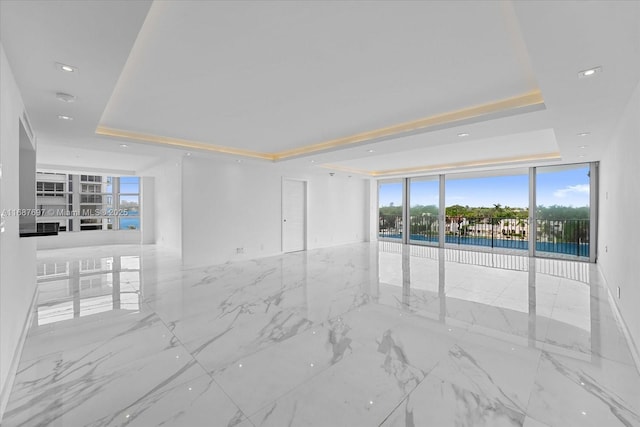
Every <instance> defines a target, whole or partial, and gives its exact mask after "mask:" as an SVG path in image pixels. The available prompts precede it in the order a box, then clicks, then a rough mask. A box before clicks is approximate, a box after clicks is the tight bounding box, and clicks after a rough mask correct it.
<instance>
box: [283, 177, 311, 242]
mask: <svg viewBox="0 0 640 427" xmlns="http://www.w3.org/2000/svg"><path fill="white" fill-rule="evenodd" d="M306 234H307V183H306V182H305V181H297V180H295V179H285V180H284V181H283V184H282V250H283V252H296V251H303V250H305V249H306Z"/></svg>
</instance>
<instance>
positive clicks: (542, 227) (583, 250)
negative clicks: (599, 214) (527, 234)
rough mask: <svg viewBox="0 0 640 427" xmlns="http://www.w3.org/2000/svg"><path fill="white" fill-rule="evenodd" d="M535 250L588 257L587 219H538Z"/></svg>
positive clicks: (588, 224) (588, 226) (588, 222)
mask: <svg viewBox="0 0 640 427" xmlns="http://www.w3.org/2000/svg"><path fill="white" fill-rule="evenodd" d="M537 223H538V224H537V233H536V251H539V252H551V253H557V254H565V255H574V256H578V257H589V249H590V248H589V246H590V245H589V243H590V239H589V228H590V221H589V220H588V219H562V220H556V219H539V220H538V221H537Z"/></svg>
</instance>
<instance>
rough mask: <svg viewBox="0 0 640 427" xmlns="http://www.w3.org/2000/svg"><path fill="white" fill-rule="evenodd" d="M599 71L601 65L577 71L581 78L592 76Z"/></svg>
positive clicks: (600, 70)
mask: <svg viewBox="0 0 640 427" xmlns="http://www.w3.org/2000/svg"><path fill="white" fill-rule="evenodd" d="M601 72H602V67H594V68H589V69H588V70H582V71H579V72H578V78H580V79H582V78H585V77H593V76H594V75H596V74H597V73H601Z"/></svg>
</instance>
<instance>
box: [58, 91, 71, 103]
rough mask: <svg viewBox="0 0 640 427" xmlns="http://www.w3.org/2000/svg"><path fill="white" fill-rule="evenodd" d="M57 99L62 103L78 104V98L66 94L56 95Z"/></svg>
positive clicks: (59, 93)
mask: <svg viewBox="0 0 640 427" xmlns="http://www.w3.org/2000/svg"><path fill="white" fill-rule="evenodd" d="M56 98H57V99H58V101H62V102H76V97H75V96H73V95H70V94H68V93H64V92H58V93H56Z"/></svg>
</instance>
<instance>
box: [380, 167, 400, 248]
mask: <svg viewBox="0 0 640 427" xmlns="http://www.w3.org/2000/svg"><path fill="white" fill-rule="evenodd" d="M403 203H404V180H403V179H398V180H391V181H380V182H379V183H378V237H380V238H383V239H392V240H397V241H402V236H403V231H402V229H403V220H402V218H403V210H402V207H403Z"/></svg>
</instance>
